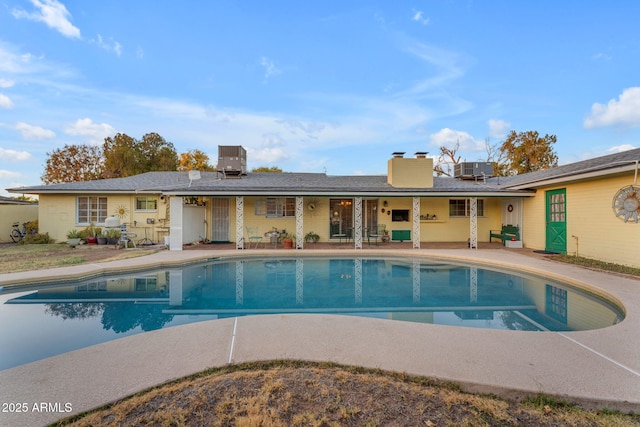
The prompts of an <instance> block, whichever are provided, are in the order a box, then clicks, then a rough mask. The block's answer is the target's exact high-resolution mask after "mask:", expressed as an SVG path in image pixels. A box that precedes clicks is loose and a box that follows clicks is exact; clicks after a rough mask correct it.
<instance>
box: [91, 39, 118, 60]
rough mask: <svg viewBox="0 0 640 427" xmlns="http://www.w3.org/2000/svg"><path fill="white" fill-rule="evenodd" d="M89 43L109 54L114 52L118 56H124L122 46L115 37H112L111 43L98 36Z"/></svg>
mask: <svg viewBox="0 0 640 427" xmlns="http://www.w3.org/2000/svg"><path fill="white" fill-rule="evenodd" d="M89 42H90V43H93V44H95V45H96V46H98V47H100V48H102V49H104V50H106V51H108V52H114V53H115V54H116V55H117V56H120V55H122V45H121V44H120V43H118V42H117V41H115V40H114V39H113V37H110V38H109V41H105V40H104V39H103V38H102V36H101V35H100V34H98V35H97V38H95V39H91V40H89Z"/></svg>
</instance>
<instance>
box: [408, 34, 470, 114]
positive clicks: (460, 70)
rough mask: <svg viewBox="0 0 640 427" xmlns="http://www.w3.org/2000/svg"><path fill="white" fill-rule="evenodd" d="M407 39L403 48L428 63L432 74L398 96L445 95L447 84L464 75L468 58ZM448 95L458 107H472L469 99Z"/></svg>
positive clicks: (465, 108) (466, 108)
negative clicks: (459, 98)
mask: <svg viewBox="0 0 640 427" xmlns="http://www.w3.org/2000/svg"><path fill="white" fill-rule="evenodd" d="M405 40H406V43H405V45H404V46H403V49H404V50H405V51H407V52H408V53H409V54H411V55H413V56H414V57H416V58H418V59H419V60H421V61H423V62H425V63H426V64H428V65H429V67H428V68H427V67H425V70H427V69H428V70H429V71H428V72H429V73H431V75H429V76H428V77H426V78H424V79H422V80H419V81H418V82H417V83H415V84H414V85H413V86H411V87H410V88H409V89H407V90H404V91H401V92H399V93H397V94H396V96H400V97H405V96H412V97H416V96H417V97H422V98H426V97H429V99H433V97H434V96H436V97H443V96H444V95H443V93H445V91H444V90H443V89H444V88H445V87H446V85H447V84H448V83H450V82H453V81H455V80H457V79H460V78H461V77H463V76H464V70H465V67H464V64H463V63H464V62H465V61H466V59H465V58H464V57H463V56H461V55H459V54H458V53H456V52H451V51H447V50H444V49H441V48H439V47H436V46H433V45H429V44H426V43H422V42H420V41H417V40H414V39H410V38H409V39H406V38H405ZM431 69H434V71H431ZM446 96H447V98H448V101H449V102H451V103H455V104H457V105H458V107H457V108H460V109H462V111H465V110H468V109H469V108H471V106H470V105H469V104H470V103H469V102H467V101H464V100H458V99H456V98H455V97H453V96H451V95H446ZM459 112H460V111H459Z"/></svg>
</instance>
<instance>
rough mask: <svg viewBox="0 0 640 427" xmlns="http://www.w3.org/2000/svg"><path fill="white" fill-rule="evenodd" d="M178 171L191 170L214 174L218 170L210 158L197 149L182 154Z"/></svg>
mask: <svg viewBox="0 0 640 427" xmlns="http://www.w3.org/2000/svg"><path fill="white" fill-rule="evenodd" d="M178 170H179V171H183V172H184V171H190V170H199V171H203V172H213V171H215V170H216V168H215V166H212V165H211V163H209V156H207V154H206V153H205V152H204V151H201V150H198V149H195V150H190V151H187V152H186V153H181V154H180V160H179V161H178Z"/></svg>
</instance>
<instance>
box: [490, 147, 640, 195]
mask: <svg viewBox="0 0 640 427" xmlns="http://www.w3.org/2000/svg"><path fill="white" fill-rule="evenodd" d="M636 161H640V148H637V149H634V150H628V151H623V152H620V153H615V154H610V155H608V156H602V157H596V158H593V159H589V160H583V161H581V162H576V163H569V164H566V165H562V166H558V167H555V168H551V169H546V170H542V171H537V172H531V173H526V174H522V175H516V176H510V177H501V178H499V181H500V184H501V186H503V187H507V188H509V187H514V186H523V185H524V186H528V187H529V188H534V187H535V186H536V183H539V182H541V181H546V180H550V179H557V178H566V179H568V180H570V178H572V177H578V176H579V175H581V174H584V173H589V172H598V171H604V170H606V169H611V168H615V167H620V166H623V165H632V164H633V163H635V162H636ZM496 181H498V178H492V179H491V182H492V184H494V183H495V182H496Z"/></svg>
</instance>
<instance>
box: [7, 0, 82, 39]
mask: <svg viewBox="0 0 640 427" xmlns="http://www.w3.org/2000/svg"><path fill="white" fill-rule="evenodd" d="M31 4H33V5H34V6H35V7H36V8H37V9H38V11H36V12H33V13H29V12H27V11H25V10H22V9H14V10H13V11H12V14H13V16H14V17H15V18H17V19H22V18H24V19H29V20H31V21H36V22H44V23H45V24H46V25H47V26H48V27H50V28H53V29H54V30H56V31H58V32H59V33H60V34H62V35H63V36H66V37H71V38H78V39H79V38H80V30H79V29H78V28H77V27H75V26H74V25H73V24H72V23H71V21H70V20H69V19H70V18H71V14H70V13H69V11H68V10H67V8H66V7H65V6H64V5H63V4H62V3H60V2H59V1H57V0H31Z"/></svg>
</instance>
